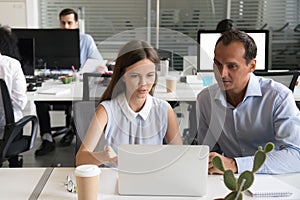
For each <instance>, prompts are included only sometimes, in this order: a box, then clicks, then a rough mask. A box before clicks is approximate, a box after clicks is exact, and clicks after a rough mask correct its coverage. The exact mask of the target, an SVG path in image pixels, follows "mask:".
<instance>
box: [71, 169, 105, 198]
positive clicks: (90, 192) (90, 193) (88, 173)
mask: <svg viewBox="0 0 300 200" xmlns="http://www.w3.org/2000/svg"><path fill="white" fill-rule="evenodd" d="M100 173H101V170H100V168H99V167H98V166H97V165H80V166H78V167H76V169H75V176H76V187H77V196H78V200H97V198H98V188H99V174H100Z"/></svg>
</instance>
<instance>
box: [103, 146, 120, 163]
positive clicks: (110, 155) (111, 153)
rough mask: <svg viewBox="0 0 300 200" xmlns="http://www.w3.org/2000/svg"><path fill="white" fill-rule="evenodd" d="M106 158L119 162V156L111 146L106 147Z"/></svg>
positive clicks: (108, 160) (107, 160)
mask: <svg viewBox="0 0 300 200" xmlns="http://www.w3.org/2000/svg"><path fill="white" fill-rule="evenodd" d="M104 156H105V158H104V160H105V161H106V162H109V163H114V164H118V156H117V154H116V152H115V151H114V150H113V148H112V147H111V146H106V147H105V148H104Z"/></svg>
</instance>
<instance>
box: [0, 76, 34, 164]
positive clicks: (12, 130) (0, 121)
mask: <svg viewBox="0 0 300 200" xmlns="http://www.w3.org/2000/svg"><path fill="white" fill-rule="evenodd" d="M29 122H31V132H30V135H24V134H23V128H24V127H25V126H26V125H27V124H29ZM37 131H38V120H37V117H36V116H33V115H28V116H24V117H23V118H21V119H20V120H19V121H17V122H15V118H14V111H13V107H12V103H11V98H10V94H9V92H8V89H7V86H6V83H5V82H4V80H2V79H0V167H1V166H2V163H3V162H4V161H6V160H9V161H12V159H13V162H10V163H9V166H10V167H22V166H23V158H22V156H21V155H19V154H21V153H23V152H25V151H28V150H30V149H31V148H32V147H33V145H34V142H35V138H36V135H37Z"/></svg>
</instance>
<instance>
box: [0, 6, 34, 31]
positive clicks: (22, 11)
mask: <svg viewBox="0 0 300 200" xmlns="http://www.w3.org/2000/svg"><path fill="white" fill-rule="evenodd" d="M38 14H39V12H38V0H13V1H9V0H0V24H1V25H8V26H10V27H13V28H37V27H38V26H39V17H38Z"/></svg>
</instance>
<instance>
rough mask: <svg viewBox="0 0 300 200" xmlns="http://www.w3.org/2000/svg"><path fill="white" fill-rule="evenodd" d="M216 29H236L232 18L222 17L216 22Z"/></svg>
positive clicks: (222, 30) (221, 30) (223, 30)
mask: <svg viewBox="0 0 300 200" xmlns="http://www.w3.org/2000/svg"><path fill="white" fill-rule="evenodd" d="M216 30H217V31H220V32H225V31H230V30H236V26H235V24H234V22H233V20H232V19H223V20H222V21H220V22H219V23H218V24H217V28H216Z"/></svg>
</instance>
